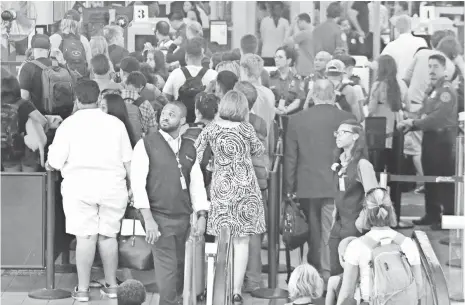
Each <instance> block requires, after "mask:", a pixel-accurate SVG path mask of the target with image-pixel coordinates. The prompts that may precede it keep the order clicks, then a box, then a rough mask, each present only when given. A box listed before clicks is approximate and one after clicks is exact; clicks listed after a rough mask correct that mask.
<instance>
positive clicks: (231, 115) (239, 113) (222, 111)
mask: <svg viewBox="0 0 465 305" xmlns="http://www.w3.org/2000/svg"><path fill="white" fill-rule="evenodd" d="M218 114H219V116H220V118H222V119H223V120H228V121H232V122H244V121H245V120H246V119H247V116H248V114H249V104H248V102H247V97H246V96H245V95H244V93H242V92H239V91H237V90H231V91H229V92H228V93H226V94H225V95H224V96H223V98H222V99H221V101H220V106H219V107H218Z"/></svg>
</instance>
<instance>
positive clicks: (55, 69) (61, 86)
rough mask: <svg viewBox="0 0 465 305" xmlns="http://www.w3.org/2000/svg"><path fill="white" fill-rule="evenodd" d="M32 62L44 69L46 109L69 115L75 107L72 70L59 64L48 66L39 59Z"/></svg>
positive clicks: (43, 85)
mask: <svg viewBox="0 0 465 305" xmlns="http://www.w3.org/2000/svg"><path fill="white" fill-rule="evenodd" d="M31 63H32V64H34V65H36V66H38V67H39V68H41V69H42V77H41V81H42V103H43V107H44V109H45V111H46V112H47V113H48V114H57V115H60V116H61V117H63V118H65V117H68V116H69V115H70V114H71V112H72V111H73V107H74V89H73V83H74V82H73V78H72V77H71V74H70V72H69V71H68V70H66V69H65V68H62V67H61V66H59V65H52V66H50V67H47V66H45V65H44V64H43V63H41V62H40V61H38V60H33V61H31Z"/></svg>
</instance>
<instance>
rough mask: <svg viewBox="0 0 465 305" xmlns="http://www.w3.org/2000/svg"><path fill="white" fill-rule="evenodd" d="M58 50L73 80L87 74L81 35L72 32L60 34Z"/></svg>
mask: <svg viewBox="0 0 465 305" xmlns="http://www.w3.org/2000/svg"><path fill="white" fill-rule="evenodd" d="M61 38H62V39H61V44H60V48H59V49H60V51H61V52H62V53H63V57H64V59H65V61H66V65H67V66H68V70H69V71H70V73H71V74H72V76H73V78H74V80H75V81H77V80H79V79H80V78H83V77H88V76H89V71H88V69H87V59H86V51H85V49H84V45H83V44H82V42H81V37H80V36H79V35H74V34H61Z"/></svg>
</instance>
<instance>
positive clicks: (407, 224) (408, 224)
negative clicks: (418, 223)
mask: <svg viewBox="0 0 465 305" xmlns="http://www.w3.org/2000/svg"><path fill="white" fill-rule="evenodd" d="M413 227H414V225H413V223H411V222H407V221H402V220H400V221H399V222H398V223H397V226H396V227H395V228H394V229H396V230H402V229H411V228H413Z"/></svg>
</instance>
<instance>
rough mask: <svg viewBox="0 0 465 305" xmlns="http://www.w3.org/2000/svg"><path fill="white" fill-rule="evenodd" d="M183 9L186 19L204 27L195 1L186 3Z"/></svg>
mask: <svg viewBox="0 0 465 305" xmlns="http://www.w3.org/2000/svg"><path fill="white" fill-rule="evenodd" d="M182 9H183V12H184V16H185V18H186V19H188V20H189V21H197V22H198V23H200V25H202V18H201V17H200V12H199V10H198V9H197V5H195V2H194V1H184V5H183V8H182Z"/></svg>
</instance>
